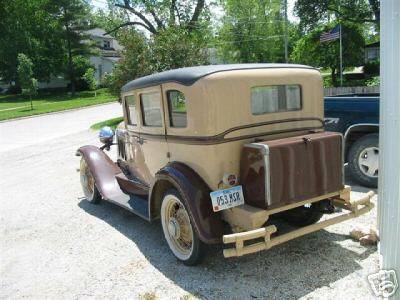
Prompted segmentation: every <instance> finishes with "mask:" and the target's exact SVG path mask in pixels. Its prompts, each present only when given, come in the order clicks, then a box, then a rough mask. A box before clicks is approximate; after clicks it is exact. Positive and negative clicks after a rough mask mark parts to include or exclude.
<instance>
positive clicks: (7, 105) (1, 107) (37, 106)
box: [0, 89, 117, 121]
mask: <svg viewBox="0 0 400 300" xmlns="http://www.w3.org/2000/svg"><path fill="white" fill-rule="evenodd" d="M116 100H117V98H116V96H115V95H112V94H111V93H110V92H109V91H108V90H107V89H99V90H97V91H96V96H95V92H94V91H83V92H77V93H76V94H75V96H74V97H71V96H70V95H69V94H68V93H66V92H62V93H61V92H52V93H50V92H47V93H39V95H37V96H35V97H34V98H33V110H31V106H30V101H29V98H28V97H24V96H22V95H0V121H2V120H8V119H15V118H19V117H26V116H32V115H39V114H44V113H49V112H55V111H61V110H66V109H73V108H79V107H85V106H90V105H95V104H102V103H107V102H113V101H116Z"/></svg>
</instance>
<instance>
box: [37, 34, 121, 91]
mask: <svg viewBox="0 0 400 300" xmlns="http://www.w3.org/2000/svg"><path fill="white" fill-rule="evenodd" d="M86 33H87V34H88V35H89V39H90V41H93V42H94V43H95V44H96V47H97V48H98V49H99V54H98V55H96V56H91V57H89V60H90V63H91V64H92V65H93V67H94V68H95V77H96V80H97V83H100V81H101V79H102V78H103V77H104V75H105V74H106V73H111V72H112V70H113V66H114V64H115V63H116V62H117V61H118V60H120V58H121V56H120V54H119V53H120V51H121V50H122V49H123V47H122V46H121V45H120V44H118V42H117V40H116V39H115V38H113V37H112V36H111V35H108V34H105V33H106V31H105V30H104V29H101V28H93V29H90V30H88V31H87V32H86ZM68 83H69V82H68V81H67V80H65V79H64V78H63V77H62V76H53V77H52V78H51V79H50V81H49V82H39V88H40V89H42V88H60V87H67V85H68Z"/></svg>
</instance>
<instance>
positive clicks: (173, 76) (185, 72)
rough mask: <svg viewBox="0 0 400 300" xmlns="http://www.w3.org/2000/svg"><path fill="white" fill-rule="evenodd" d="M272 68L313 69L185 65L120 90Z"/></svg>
mask: <svg viewBox="0 0 400 300" xmlns="http://www.w3.org/2000/svg"><path fill="white" fill-rule="evenodd" d="M273 68H300V69H314V68H313V67H310V66H305V65H295V64H230V65H208V66H197V67H187V68H180V69H175V70H169V71H164V72H160V73H156V74H152V75H148V76H145V77H141V78H138V79H135V80H132V81H130V82H128V83H127V84H125V85H124V86H123V87H122V92H127V91H130V90H133V89H138V88H144V87H148V86H153V85H159V84H162V83H166V82H176V83H179V84H183V85H186V86H189V85H192V84H193V83H195V82H196V81H197V80H199V79H200V78H202V77H204V76H207V75H210V74H213V73H217V72H223V71H233V70H248V69H273Z"/></svg>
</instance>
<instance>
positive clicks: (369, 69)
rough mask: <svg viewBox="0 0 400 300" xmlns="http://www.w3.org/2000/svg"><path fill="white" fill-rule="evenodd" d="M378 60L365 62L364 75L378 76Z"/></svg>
mask: <svg viewBox="0 0 400 300" xmlns="http://www.w3.org/2000/svg"><path fill="white" fill-rule="evenodd" d="M379 66H380V63H379V60H372V61H369V62H366V63H365V65H364V68H363V70H364V74H367V75H378V74H379Z"/></svg>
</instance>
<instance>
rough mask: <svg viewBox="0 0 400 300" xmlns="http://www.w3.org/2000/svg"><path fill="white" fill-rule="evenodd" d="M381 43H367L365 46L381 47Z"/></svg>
mask: <svg viewBox="0 0 400 300" xmlns="http://www.w3.org/2000/svg"><path fill="white" fill-rule="evenodd" d="M379 45H380V42H375V43H371V44H368V45H365V46H364V48H375V47H379Z"/></svg>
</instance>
